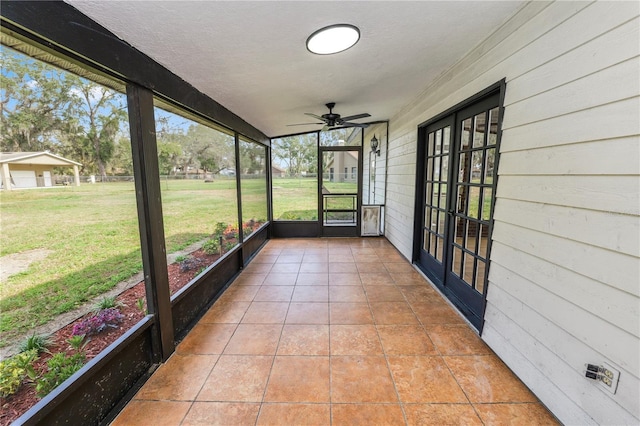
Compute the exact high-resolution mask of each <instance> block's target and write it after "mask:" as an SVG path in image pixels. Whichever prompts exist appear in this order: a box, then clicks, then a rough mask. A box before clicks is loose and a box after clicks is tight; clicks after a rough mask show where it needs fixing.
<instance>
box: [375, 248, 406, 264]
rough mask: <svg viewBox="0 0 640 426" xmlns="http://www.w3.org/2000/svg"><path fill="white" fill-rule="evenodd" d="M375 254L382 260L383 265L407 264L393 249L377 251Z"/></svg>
mask: <svg viewBox="0 0 640 426" xmlns="http://www.w3.org/2000/svg"><path fill="white" fill-rule="evenodd" d="M376 254H377V255H378V256H380V257H383V258H384V262H385V263H392V262H393V263H407V259H406V258H405V257H404V256H402V255H401V254H400V253H398V251H397V250H396V249H394V248H392V249H377V250H376Z"/></svg>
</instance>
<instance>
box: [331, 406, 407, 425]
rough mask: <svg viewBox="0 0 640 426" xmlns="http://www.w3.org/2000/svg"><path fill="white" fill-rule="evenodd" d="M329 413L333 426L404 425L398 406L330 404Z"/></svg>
mask: <svg viewBox="0 0 640 426" xmlns="http://www.w3.org/2000/svg"><path fill="white" fill-rule="evenodd" d="M331 411H332V416H331V417H332V422H331V424H332V425H333V426H340V425H344V426H352V425H387V426H394V425H398V426H404V424H405V422H404V416H403V415H402V408H400V405H399V404H332V406H331Z"/></svg>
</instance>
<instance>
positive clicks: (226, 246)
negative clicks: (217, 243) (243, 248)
mask: <svg viewBox="0 0 640 426" xmlns="http://www.w3.org/2000/svg"><path fill="white" fill-rule="evenodd" d="M235 246H236V243H234V242H233V241H228V242H226V243H224V251H225V252H228V251H231V250H233V248H234V247H235Z"/></svg>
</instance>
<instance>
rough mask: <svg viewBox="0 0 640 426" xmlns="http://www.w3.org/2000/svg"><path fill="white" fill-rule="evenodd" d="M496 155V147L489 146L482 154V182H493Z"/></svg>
mask: <svg viewBox="0 0 640 426" xmlns="http://www.w3.org/2000/svg"><path fill="white" fill-rule="evenodd" d="M495 157H496V149H495V148H490V149H487V150H486V153H485V156H484V162H485V163H484V181H483V183H486V184H491V183H493V176H494V173H495V171H494V168H495V159H496V158H495Z"/></svg>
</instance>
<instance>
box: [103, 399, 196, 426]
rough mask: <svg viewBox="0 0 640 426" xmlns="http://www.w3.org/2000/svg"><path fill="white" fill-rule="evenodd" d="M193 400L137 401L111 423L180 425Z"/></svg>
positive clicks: (122, 425) (133, 425)
mask: <svg viewBox="0 0 640 426" xmlns="http://www.w3.org/2000/svg"><path fill="white" fill-rule="evenodd" d="M189 407H191V402H182V401H137V400H133V401H131V402H129V404H127V406H126V407H125V408H124V410H122V412H121V413H120V414H119V415H118V417H116V418H115V420H114V421H113V422H112V423H111V424H112V425H114V426H148V425H150V424H151V425H158V426H174V425H175V426H178V425H180V422H181V421H182V419H183V418H184V417H185V415H186V414H187V411H189Z"/></svg>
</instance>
